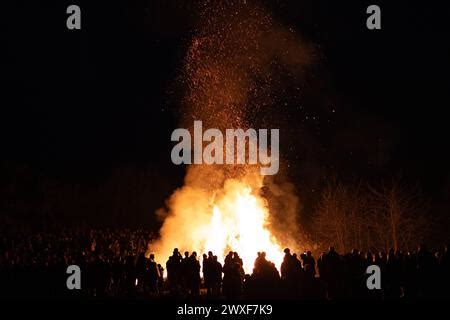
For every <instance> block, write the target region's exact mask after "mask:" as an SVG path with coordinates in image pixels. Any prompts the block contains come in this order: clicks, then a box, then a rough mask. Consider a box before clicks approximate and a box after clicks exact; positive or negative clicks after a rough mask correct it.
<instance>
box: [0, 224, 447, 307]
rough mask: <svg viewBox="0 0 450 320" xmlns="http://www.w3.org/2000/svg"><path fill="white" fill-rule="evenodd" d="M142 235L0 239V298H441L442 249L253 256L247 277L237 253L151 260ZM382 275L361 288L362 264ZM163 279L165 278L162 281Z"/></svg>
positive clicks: (443, 289)
mask: <svg viewBox="0 0 450 320" xmlns="http://www.w3.org/2000/svg"><path fill="white" fill-rule="evenodd" d="M152 238H153V235H152V233H150V232H147V231H144V230H129V229H122V230H89V231H81V230H75V231H74V230H72V231H68V230H60V231H59V232H54V233H32V234H14V235H4V236H3V237H2V239H1V243H0V283H1V285H0V296H2V297H89V298H94V297H96V298H97V297H99V298H108V297H130V298H136V297H142V298H147V297H158V298H161V297H193V298H199V297H205V298H212V299H222V298H227V299H240V298H256V299H258V298H276V299H331V300H334V299H342V298H344V299H345V298H349V299H353V298H357V299H401V298H415V297H424V298H433V297H448V296H450V293H449V290H448V288H449V285H450V256H449V252H448V247H444V248H442V249H441V250H438V251H436V252H434V253H433V252H432V251H430V250H429V249H427V247H426V246H425V245H420V246H419V248H418V250H417V251H411V252H402V251H400V250H393V249H392V250H389V251H388V252H387V253H385V252H377V253H375V252H366V253H362V252H360V251H359V250H357V249H354V250H352V252H350V253H346V254H339V253H338V252H337V251H336V250H335V249H334V248H333V247H330V248H329V249H328V250H327V251H326V252H323V253H321V254H320V255H319V256H318V258H317V260H316V259H315V258H314V257H313V254H312V253H311V252H310V251H307V252H305V253H301V254H299V255H297V254H296V253H292V252H291V251H290V250H289V249H288V248H286V249H285V250H284V259H283V262H282V264H281V266H280V268H279V270H278V269H277V266H275V264H274V263H273V262H271V261H269V260H268V259H267V258H266V254H265V253H264V252H258V253H257V258H256V259H255V261H254V268H253V271H252V273H251V274H246V273H245V272H244V268H243V261H242V258H241V257H240V256H239V254H238V252H233V251H230V252H229V253H228V254H227V255H226V257H225V259H224V261H223V263H222V261H219V259H218V257H217V256H216V255H214V253H213V252H208V253H204V254H203V255H202V257H201V258H200V257H199V256H198V254H197V252H184V254H183V255H182V254H181V253H180V252H179V250H178V249H177V248H175V249H174V250H173V254H172V255H171V256H170V257H169V259H168V260H167V261H166V262H163V261H159V263H158V262H157V261H158V257H155V256H154V255H153V254H151V247H149V243H150V241H151V240H152ZM72 264H76V265H78V266H80V269H81V272H82V277H81V279H82V284H81V287H82V290H68V289H67V286H66V279H67V277H68V275H67V274H66V268H67V266H69V265H72ZM374 264H375V265H377V266H379V267H380V270H381V290H369V289H368V288H367V285H366V281H367V278H368V274H366V269H367V267H368V266H369V265H374ZM165 275H166V276H165Z"/></svg>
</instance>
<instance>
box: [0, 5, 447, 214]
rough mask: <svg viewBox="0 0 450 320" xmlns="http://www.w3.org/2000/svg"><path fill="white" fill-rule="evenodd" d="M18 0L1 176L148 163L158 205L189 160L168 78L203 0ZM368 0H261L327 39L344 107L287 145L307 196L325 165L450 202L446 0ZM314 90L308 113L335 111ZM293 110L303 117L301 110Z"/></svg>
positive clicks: (334, 97) (324, 61)
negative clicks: (180, 151) (76, 24)
mask: <svg viewBox="0 0 450 320" xmlns="http://www.w3.org/2000/svg"><path fill="white" fill-rule="evenodd" d="M9 2H10V3H8V4H2V7H3V8H2V10H1V13H0V14H1V17H0V19H1V23H2V29H3V31H6V33H5V35H6V36H5V37H2V40H1V41H2V51H3V57H2V59H1V67H0V70H1V76H2V78H3V80H4V82H3V83H4V85H3V92H2V94H1V98H0V99H1V100H0V101H1V106H2V108H1V113H2V115H1V117H0V126H1V146H2V161H1V175H2V176H3V177H4V179H2V180H3V181H2V185H3V187H2V188H3V189H2V190H7V189H8V188H7V187H6V186H7V185H8V184H11V183H12V184H16V185H20V184H23V185H25V184H27V183H31V182H30V181H35V180H36V179H34V178H36V177H42V176H44V177H49V179H53V180H55V181H58V182H59V183H61V184H62V185H68V184H72V185H73V184H76V185H80V186H81V188H82V189H83V188H91V187H92V185H96V184H97V185H98V184H101V183H102V182H103V181H105V180H108V179H109V178H110V177H111V176H113V175H114V172H115V171H116V170H120V168H129V167H132V168H134V169H135V170H136V171H139V170H140V168H146V169H145V170H149V171H150V172H151V173H150V174H149V177H151V178H150V179H149V181H148V184H150V186H149V188H150V189H149V190H150V191H149V192H150V194H151V196H149V198H150V199H147V202H145V203H143V204H142V205H141V207H140V208H141V210H142V212H148V213H150V214H151V212H153V211H154V210H155V209H156V208H157V207H158V206H161V205H163V200H164V199H165V198H166V197H167V196H168V195H169V194H170V193H171V191H172V190H173V189H174V188H175V187H177V186H179V185H180V184H181V183H182V178H183V174H184V169H183V168H180V167H175V166H174V165H172V164H171V162H170V148H171V143H170V133H171V132H172V130H173V129H174V128H175V127H177V122H178V118H177V111H178V110H177V104H176V99H175V98H174V97H173V95H171V94H170V92H169V91H170V90H169V89H170V88H171V85H172V83H173V81H174V79H175V77H176V75H177V74H178V71H179V69H180V68H181V66H182V65H181V63H182V57H183V55H184V52H185V49H186V44H187V43H188V40H189V37H190V35H191V30H192V29H191V28H192V22H193V21H195V17H196V15H195V12H193V11H194V10H193V9H192V8H193V6H191V5H182V4H183V3H190V2H189V1H181V0H180V1H178V2H177V1H175V0H173V1H172V0H171V1H150V0H149V1H143V0H142V1H136V2H133V4H131V2H130V1H124V0H122V1H119V2H113V3H111V2H109V1H95V4H94V3H93V1H75V2H74V1H70V3H69V2H68V1H49V0H47V1H9ZM72 2H73V3H77V4H79V5H80V7H81V9H82V30H81V31H68V30H67V29H66V27H65V20H66V14H65V8H66V7H67V5H69V4H72ZM372 2H373V1H371V2H368V1H324V0H320V1H318V0H314V1H313V0H307V1H288V0H279V1H265V3H266V5H267V6H268V7H269V8H270V10H271V11H272V12H273V13H274V15H275V16H276V17H277V18H278V19H279V20H281V21H283V22H284V23H286V24H287V25H290V26H293V27H294V28H295V29H296V30H297V31H298V32H300V33H301V34H302V35H304V36H305V37H306V38H307V39H309V40H310V41H311V42H314V43H316V44H317V45H319V46H320V51H321V57H322V58H321V65H322V68H323V69H324V70H326V75H327V78H326V80H325V79H324V82H325V83H326V84H327V86H326V88H328V89H329V90H330V92H331V93H330V94H329V96H330V101H329V102H330V105H331V104H332V105H335V109H336V114H334V115H332V116H333V123H332V125H327V126H323V127H322V129H320V130H316V127H315V126H314V125H312V124H308V123H306V124H299V126H300V125H302V126H305V128H306V130H309V132H310V133H311V136H312V138H311V139H312V140H314V143H316V144H319V145H320V147H319V149H320V150H321V151H320V152H318V153H317V154H313V155H312V156H310V157H309V158H302V155H301V154H299V155H296V156H292V154H291V155H290V160H289V161H288V162H289V163H290V164H291V166H292V169H291V170H292V172H291V179H292V180H293V182H294V183H295V184H296V185H297V188H298V192H299V194H300V197H301V198H302V199H306V200H305V201H307V199H308V198H311V197H313V195H311V194H310V190H311V189H313V188H315V186H316V185H320V183H321V182H320V181H317V176H318V175H316V173H317V172H320V176H322V175H329V174H330V173H331V172H333V171H335V172H336V173H337V174H338V175H339V176H343V177H352V178H353V177H362V178H364V179H369V180H370V179H382V178H386V177H391V176H395V175H398V174H401V175H402V176H403V177H404V178H405V179H406V180H407V181H408V182H415V181H419V182H420V183H421V185H422V187H423V189H424V191H425V193H426V194H427V195H428V196H430V197H431V198H432V199H433V200H434V201H435V202H436V203H439V205H440V204H446V203H447V205H448V196H449V193H450V171H449V168H448V163H449V162H450V161H449V160H450V156H449V152H448V151H447V149H448V145H449V144H448V141H447V139H448V134H447V133H448V120H447V117H446V114H447V112H446V111H447V110H446V109H447V108H448V107H449V103H448V101H449V92H450V90H449V89H450V88H449V80H448V75H449V71H450V68H449V67H450V63H449V57H450V45H449V41H448V38H449V37H448V33H447V30H446V24H447V23H448V21H449V13H448V10H446V8H444V7H442V3H443V2H442V1H433V2H431V3H430V2H423V3H422V4H421V3H417V2H411V1H384V0H383V1H375V2H373V3H372ZM425 3H426V5H425ZM369 4H378V5H379V6H380V7H381V10H382V30H379V31H369V30H367V29H366V28H365V20H366V17H367V15H366V13H365V9H366V8H367V6H368V5H369ZM318 76H319V77H321V76H322V74H318ZM318 90H319V89H318ZM321 103H323V101H322V102H321ZM305 104H306V108H311V110H312V111H311V114H315V112H317V115H318V116H320V117H321V118H326V117H328V116H329V115H328V114H322V112H323V111H320V110H319V111H317V110H314V101H309V102H308V101H306V102H305ZM291 112H296V114H294V115H293V118H294V119H297V120H298V119H302V118H304V116H305V115H304V112H305V111H304V110H303V111H291ZM308 128H309V129H308ZM374 141H377V143H378V147H377V143H375V144H374ZM281 148H283V146H282V145H281ZM374 148H378V149H376V150H375V149H374ZM300 149H301V148H300ZM301 150H303V149H301ZM374 150H375V151H374ZM294 152H300V151H299V149H295V148H294ZM330 154H332V155H333V156H331V159H330V156H329V155H330ZM375 155H376V157H377V159H374V157H375ZM305 157H306V156H305ZM303 163H306V164H308V165H303ZM24 165H25V166H26V168H27V169H26V170H25V171H21V170H22V169H20V168H22V166H24ZM311 166H312V167H313V169H312V170H309V169H308V168H311ZM22 175H26V176H29V177H34V178H29V179H28V178H27V177H23V176H22ZM161 179H163V180H165V182H162V180H161ZM126 181H127V180H126V179H125V180H124V182H123V184H125V185H127V183H126ZM299 181H302V183H299ZM21 187H23V186H21ZM122 187H123V185H122ZM30 188H31V191H30V190H29V189H30ZM30 188H18V190H21V191H17V192H19V193H18V194H16V197H17V198H19V199H20V198H21V197H24V199H29V198H33V199H35V198H36V197H37V198H39V197H44V198H45V197H47V196H45V195H44V196H42V195H36V196H33V195H32V194H33V192H36V190H35V189H33V187H30ZM130 188H131V187H130ZM135 188H138V187H135ZM23 189H24V190H23ZM30 194H31V195H30ZM4 195H6V197H10V196H11V194H8V193H4ZM136 197H138V196H136ZM146 197H147V196H146ZM147 198H148V197H147ZM25 201H28V200H25ZM45 201H46V200H45ZM9 208H10V209H9V210H10V211H14V210H11V207H9ZM105 208H107V207H103V211H106V209H105ZM34 209H36V208H34ZM91 209H92V208H91ZM91 209H90V210H91ZM92 210H93V209H92ZM130 210H132V209H130ZM3 211H4V210H3ZM36 211H38V210H37V209H36ZM100 211H102V210H100ZM61 214H62V215H64V213H61ZM103 214H105V215H106V214H107V213H106V212H105V213H103ZM141 215H142V217H140V218H139V217H138V218H136V220H137V221H139V220H140V219H141V220H144V219H145V214H144V213H142V214H141Z"/></svg>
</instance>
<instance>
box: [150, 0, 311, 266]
mask: <svg viewBox="0 0 450 320" xmlns="http://www.w3.org/2000/svg"><path fill="white" fill-rule="evenodd" d="M194 34H195V35H194V36H193V38H192V40H191V42H190V46H189V48H188V50H187V54H186V60H185V65H184V69H183V71H182V73H181V76H180V77H179V80H180V81H181V83H182V84H183V86H184V88H185V96H184V99H183V101H182V102H181V103H182V105H183V110H184V112H183V119H182V125H183V126H184V127H188V128H191V127H192V124H193V121H194V120H202V121H203V124H204V126H205V127H207V128H219V129H222V130H224V129H226V128H244V129H245V128H249V127H252V126H253V127H255V128H256V126H255V125H266V126H267V128H270V125H271V124H270V121H267V119H262V120H261V118H258V113H259V112H260V111H261V109H262V108H276V107H277V106H276V105H275V104H276V95H277V93H279V92H280V90H279V89H280V88H281V87H282V85H283V84H282V83H281V81H280V74H285V75H288V76H289V77H290V78H293V79H297V80H298V79H299V78H301V75H302V72H303V71H304V69H305V67H307V66H308V65H310V64H311V63H313V61H314V58H313V57H314V52H313V49H312V48H311V47H310V46H308V45H307V44H305V43H304V42H303V41H302V39H301V38H300V37H299V35H297V34H296V33H295V32H294V31H293V30H291V29H289V28H287V27H284V26H282V25H281V24H279V23H278V22H276V21H275V20H274V19H273V18H272V17H271V16H270V14H268V13H267V12H266V11H265V10H264V9H263V8H260V7H258V6H256V5H254V4H251V3H250V2H249V1H247V2H244V1H227V2H226V3H222V2H219V1H203V2H202V3H201V6H200V19H199V24H198V26H197V28H196V30H195V33H194ZM281 134H282V132H281ZM281 147H282V145H281ZM258 172H259V170H255V168H254V167H252V166H242V165H241V166H230V165H224V166H218V165H214V166H208V165H192V166H190V167H189V168H188V170H187V175H186V177H185V183H184V186H183V187H181V188H180V189H178V190H176V191H175V192H174V193H173V194H172V196H171V197H170V199H169V200H168V201H167V204H166V205H167V211H166V212H164V213H163V216H164V218H165V220H164V223H163V226H162V228H161V230H160V239H159V240H158V241H156V242H155V243H153V244H152V247H153V251H154V252H155V253H156V255H157V257H158V259H159V260H160V261H165V260H166V259H167V258H168V256H169V255H170V254H171V253H172V250H173V248H179V249H180V251H184V250H187V251H193V250H195V251H197V253H198V254H202V253H204V252H206V251H207V250H210V249H216V250H217V249H219V250H222V251H224V252H215V254H217V255H218V256H219V258H220V257H223V256H224V255H225V254H226V252H227V251H228V250H233V251H238V253H239V254H240V255H241V256H242V257H243V260H244V267H245V269H246V271H247V272H251V266H252V264H253V261H252V260H254V258H255V257H256V251H267V253H268V254H267V256H268V258H269V259H272V260H274V262H276V263H277V264H278V266H279V263H280V262H281V260H280V259H281V257H282V249H283V247H284V246H290V247H291V249H293V250H298V249H300V248H299V243H300V244H301V245H302V248H304V247H303V245H305V240H304V239H302V234H301V233H300V230H299V227H298V221H297V217H298V214H299V210H300V205H299V200H298V198H297V197H296V196H295V193H294V188H293V186H292V184H290V183H289V182H288V181H285V179H283V178H282V177H281V178H280V177H276V178H274V177H271V178H266V179H265V180H263V177H261V176H259V174H257V173H258ZM279 175H280V174H279ZM280 181H281V182H280ZM241 204H242V205H243V206H244V209H245V210H246V211H251V213H250V214H249V219H250V220H246V221H240V220H241V218H242V217H241V213H242V212H237V211H239V210H240V209H239V208H240V206H241ZM230 205H231V206H232V207H229V206H230ZM160 213H161V212H160ZM251 217H253V219H254V220H251ZM243 225H245V226H246V227H247V228H257V229H258V230H257V231H256V232H257V234H255V233H252V232H253V231H251V230H238V229H239V228H240V227H242V226H243ZM222 229H223V230H226V231H227V232H226V234H224V233H223V232H222ZM252 230H253V229H252ZM249 235H250V236H251V235H253V236H254V237H256V238H255V239H254V241H253V243H252V245H250V247H249V248H244V247H242V246H243V245H244V244H248V243H249V240H248V239H247V240H246V237H248V236H249ZM224 238H227V239H224ZM236 239H237V240H238V241H237V242H236V241H235V240H236ZM255 241H256V242H255ZM249 250H250V251H249ZM242 251H247V252H242Z"/></svg>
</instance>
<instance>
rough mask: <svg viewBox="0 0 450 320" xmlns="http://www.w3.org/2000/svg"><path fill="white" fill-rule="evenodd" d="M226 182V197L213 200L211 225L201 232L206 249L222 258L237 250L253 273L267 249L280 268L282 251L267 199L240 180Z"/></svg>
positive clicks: (204, 249) (269, 257)
mask: <svg viewBox="0 0 450 320" xmlns="http://www.w3.org/2000/svg"><path fill="white" fill-rule="evenodd" d="M227 184H228V186H227V191H226V193H225V194H224V195H223V197H221V198H220V199H218V200H217V201H214V205H213V208H212V212H211V219H210V221H209V224H207V225H206V226H204V229H203V230H202V232H200V236H201V237H204V239H205V241H204V245H203V251H213V252H215V253H217V255H218V257H219V258H220V259H221V260H222V261H223V258H224V255H226V253H227V252H228V251H236V252H237V253H238V254H239V255H240V257H241V258H242V260H243V263H244V270H245V272H246V273H251V272H252V269H253V262H254V261H255V259H256V257H257V252H260V251H264V252H266V255H267V258H268V259H269V260H272V261H273V262H274V263H275V264H276V265H277V266H278V267H279V266H280V265H281V261H282V259H283V257H282V250H281V247H280V245H279V244H278V242H277V240H276V239H275V237H274V236H273V235H272V234H271V233H270V231H269V230H268V217H269V211H268V208H267V205H266V203H265V200H264V199H263V198H262V197H260V196H258V195H257V194H254V193H253V192H252V191H253V190H252V188H251V187H250V186H248V185H246V184H245V183H243V182H241V181H237V180H228V181H227ZM203 232H204V233H203Z"/></svg>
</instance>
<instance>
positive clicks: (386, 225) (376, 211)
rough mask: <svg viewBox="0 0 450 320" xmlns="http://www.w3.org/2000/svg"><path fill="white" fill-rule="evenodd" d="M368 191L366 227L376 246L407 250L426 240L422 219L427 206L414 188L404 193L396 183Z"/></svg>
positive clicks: (425, 228)
mask: <svg viewBox="0 0 450 320" xmlns="http://www.w3.org/2000/svg"><path fill="white" fill-rule="evenodd" d="M369 190H370V192H371V197H370V203H371V205H370V207H371V210H370V213H371V216H370V220H371V222H372V224H371V226H370V227H371V230H372V233H373V234H374V235H375V238H376V240H378V241H376V243H375V245H376V246H383V247H384V248H385V249H386V250H387V249H389V248H394V249H395V250H398V249H399V248H404V249H407V250H409V249H411V248H413V247H415V246H416V245H417V243H418V242H419V241H422V240H423V239H424V238H426V236H427V233H428V231H429V228H428V226H429V225H430V223H429V222H428V221H427V219H426V216H425V215H426V212H427V205H426V203H425V202H424V201H423V198H422V196H421V193H420V190H419V189H418V188H417V187H416V188H413V189H408V188H406V187H403V186H402V185H401V183H400V180H398V179H397V180H393V181H392V182H391V183H389V184H382V185H381V187H380V188H378V189H375V188H372V187H369ZM374 240H375V239H374Z"/></svg>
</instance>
